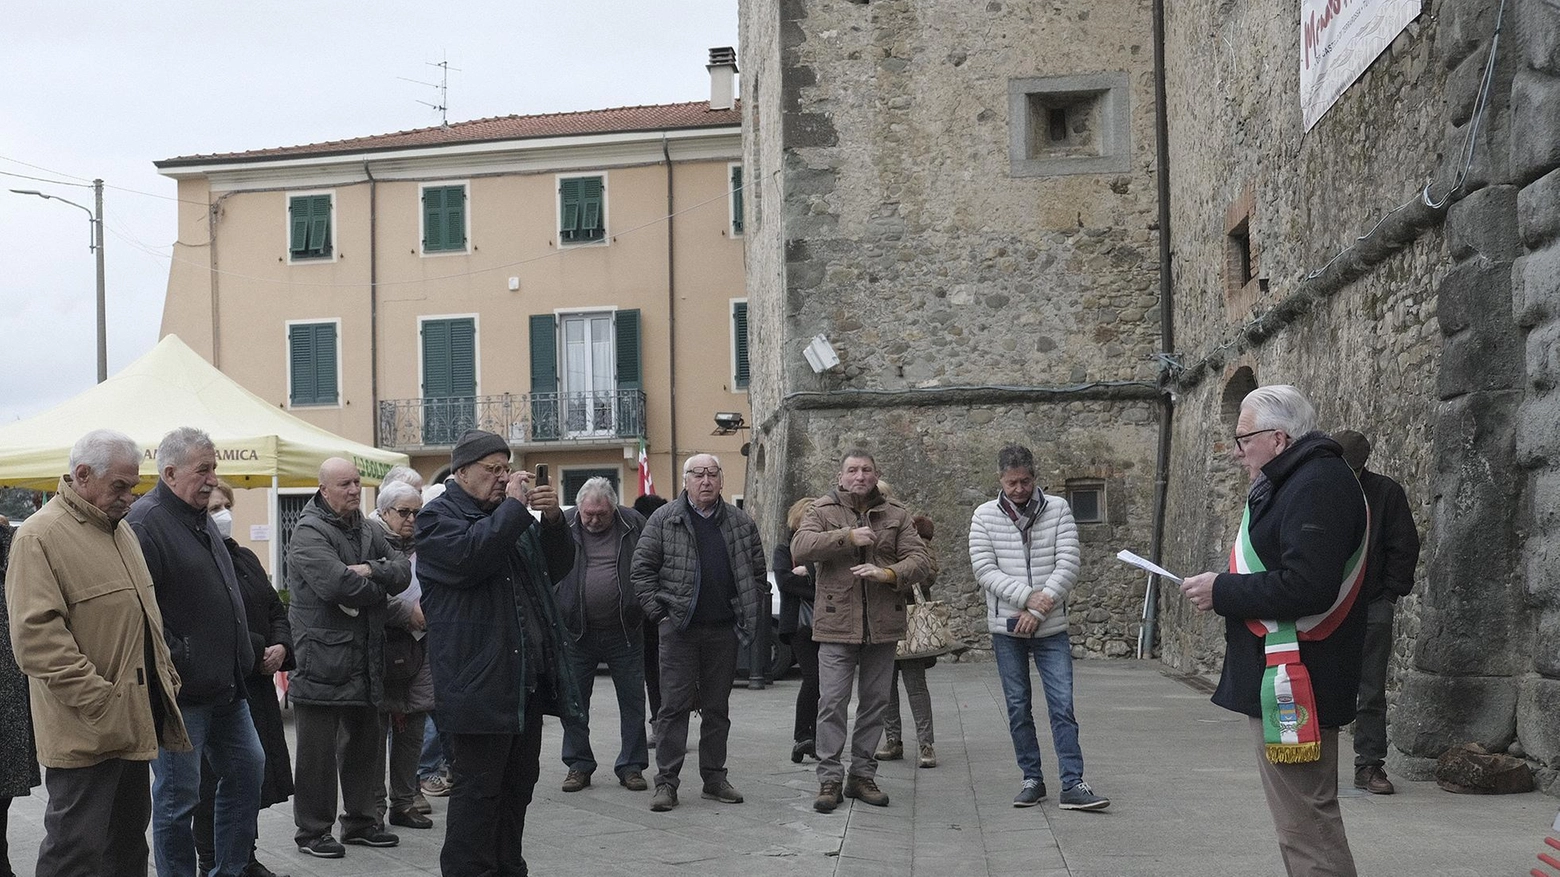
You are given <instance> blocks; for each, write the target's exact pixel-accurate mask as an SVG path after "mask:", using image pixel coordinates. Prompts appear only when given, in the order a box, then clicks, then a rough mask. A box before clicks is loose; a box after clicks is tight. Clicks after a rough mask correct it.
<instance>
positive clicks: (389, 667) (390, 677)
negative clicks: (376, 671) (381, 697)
mask: <svg viewBox="0 0 1560 877" xmlns="http://www.w3.org/2000/svg"><path fill="white" fill-rule="evenodd" d="M427 654H428V652H427V647H426V646H424V645H423V641H422V640H420V639H417V638H416V637H414V636H412V635H411V634H410V633H408V632H407V631H404V630H397V629H395V628H389V629H387V630H386V631H385V677H384V683H385V685H389V686H397V687H399V686H404V685H408V684H410V683H411V681H412V679H414V678H415V677H416V676H417V673H418V671H420V670H422V666H423V661H424V660H425V659H426V658H427Z"/></svg>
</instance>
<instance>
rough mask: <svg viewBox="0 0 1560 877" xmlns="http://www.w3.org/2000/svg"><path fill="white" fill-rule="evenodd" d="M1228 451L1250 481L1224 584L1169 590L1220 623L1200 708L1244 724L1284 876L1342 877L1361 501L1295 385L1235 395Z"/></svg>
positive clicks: (1360, 607)
mask: <svg viewBox="0 0 1560 877" xmlns="http://www.w3.org/2000/svg"><path fill="white" fill-rule="evenodd" d="M1234 442H1235V451H1234V455H1235V459H1236V461H1238V462H1239V463H1240V464H1241V465H1242V467H1244V468H1245V469H1246V471H1247V473H1248V474H1249V475H1250V476H1251V479H1252V482H1251V490H1250V493H1249V495H1248V498H1247V501H1246V510H1245V513H1244V515H1243V516H1242V520H1241V526H1240V532H1239V534H1238V536H1237V538H1236V541H1235V545H1234V548H1233V549H1232V550H1231V552H1230V565H1229V572H1225V573H1211V572H1210V573H1203V574H1201V575H1197V576H1193V577H1191V578H1188V579H1186V581H1185V582H1184V583H1183V584H1182V585H1181V590H1182V592H1183V593H1185V594H1186V596H1187V598H1188V599H1190V600H1191V602H1192V604H1193V605H1194V606H1196V607H1197V608H1198V609H1199V610H1203V611H1207V610H1210V609H1211V610H1213V611H1214V612H1216V613H1218V614H1219V615H1222V616H1224V618H1225V654H1224V669H1223V673H1222V674H1221V676H1220V679H1219V687H1218V690H1217V691H1215V692H1214V695H1213V702H1214V703H1216V704H1218V705H1219V706H1222V707H1224V708H1226V709H1230V710H1234V711H1235V712H1239V713H1244V714H1246V715H1247V716H1250V717H1251V731H1252V734H1253V736H1254V738H1255V739H1254V742H1255V746H1256V749H1257V753H1258V758H1257V763H1258V766H1259V773H1260V774H1261V777H1262V786H1263V789H1264V791H1265V792H1266V793H1267V801H1268V809H1269V810H1270V811H1271V812H1272V814H1273V822H1274V826H1275V827H1276V828H1277V831H1278V843H1279V849H1280V851H1281V852H1282V853H1283V857H1284V866H1285V869H1286V871H1287V873H1288V874H1289V875H1290V877H1299V875H1308V877H1309V875H1328V877H1355V873H1356V872H1355V869H1354V857H1353V855H1352V853H1350V851H1349V842H1348V839H1347V837H1345V835H1344V829H1343V817H1342V814H1341V813H1340V812H1339V809H1338V728H1340V727H1341V726H1343V725H1346V724H1348V723H1349V722H1350V721H1352V720H1353V719H1354V714H1355V702H1356V697H1357V694H1358V691H1359V684H1360V655H1361V648H1362V646H1363V642H1364V635H1365V618H1366V614H1365V603H1364V601H1363V600H1361V599H1358V598H1359V594H1360V587H1361V583H1362V582H1363V580H1364V571H1365V558H1366V554H1367V547H1368V546H1367V542H1368V540H1367V535H1366V534H1367V532H1368V526H1369V523H1368V522H1369V512H1368V511H1367V508H1366V503H1365V497H1364V494H1363V493H1362V491H1361V489H1360V484H1359V481H1358V480H1356V479H1355V477H1354V472H1353V470H1351V469H1350V468H1349V465H1348V463H1346V462H1344V460H1343V458H1342V455H1341V449H1340V448H1339V446H1338V444H1337V443H1336V442H1334V441H1333V440H1332V439H1330V438H1328V437H1327V436H1326V435H1324V434H1323V433H1321V432H1318V431H1317V429H1316V411H1315V409H1314V408H1313V407H1312V406H1311V403H1310V402H1309V401H1307V400H1306V398H1305V397H1304V396H1303V395H1301V393H1300V391H1298V390H1296V389H1295V388H1294V387H1291V386H1287V385H1279V386H1271V387H1261V388H1259V389H1256V390H1253V391H1252V392H1251V393H1249V394H1247V396H1246V398H1245V399H1244V400H1243V401H1242V402H1241V410H1240V417H1239V419H1238V420H1237V421H1236V428H1235V437H1234Z"/></svg>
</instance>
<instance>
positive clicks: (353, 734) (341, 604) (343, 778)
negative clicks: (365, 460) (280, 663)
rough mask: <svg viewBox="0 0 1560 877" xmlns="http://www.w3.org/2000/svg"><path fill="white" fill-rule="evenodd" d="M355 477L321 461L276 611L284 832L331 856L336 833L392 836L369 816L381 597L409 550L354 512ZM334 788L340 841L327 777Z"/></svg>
mask: <svg viewBox="0 0 1560 877" xmlns="http://www.w3.org/2000/svg"><path fill="white" fill-rule="evenodd" d="M362 504H363V482H362V478H361V476H360V475H359V474H358V470H357V467H356V466H354V465H353V464H352V462H351V461H350V460H344V459H341V458H340V457H332V458H331V459H329V460H326V461H325V462H324V463H323V464H321V465H320V489H319V492H318V493H316V494H315V495H314V497H313V498H312V499H310V500H309V503H308V505H306V506H304V509H303V514H302V515H301V516H299V519H298V526H297V528H296V529H295V530H293V535H292V539H291V540H290V541H289V542H288V543H287V590H288V592H289V593H290V594H291V599H290V600H289V601H288V606H287V617H288V620H289V621H290V622H291V625H292V633H293V639H294V643H293V644H294V646H295V647H296V650H297V651H296V656H297V657H296V659H297V662H298V667H297V669H295V670H293V672H292V676H291V679H292V683H291V686H290V687H289V689H288V696H289V697H290V698H291V700H292V703H293V712H294V714H295V715H296V716H297V741H298V755H297V760H296V761H297V763H296V773H295V775H294V777H295V778H294V781H293V786H294V789H293V821H294V823H296V825H297V831H296V832H294V834H293V840H294V841H295V842H296V843H297V844H298V851H299V852H302V853H308V854H309V855H311V856H317V857H319V858H322V859H339V858H341V857H342V856H343V855H345V853H346V848H345V847H343V846H342V844H343V843H348V844H356V845H359V846H370V847H393V846H395V845H396V844H398V843H400V842H401V839H400V838H399V837H397V836H396V835H394V834H391V833H390V832H388V831H385V830H384V826H383V825H382V824H381V823H380V822H379V811H378V807H377V800H376V798H377V793H378V792H379V790H380V789H381V788H383V783H384V776H383V774H382V773H380V772H378V771H376V770H375V768H376V767H378V766H379V765H380V764H381V762H380V760H379V758H378V756H377V754H376V752H377V751H378V750H382V749H383V748H384V745H385V737H384V731H383V730H382V729H381V728H380V726H379V707H380V705H381V704H382V703H384V673H385V657H384V645H385V617H386V615H387V614H388V611H389V610H388V608H387V606H386V603H387V600H388V599H389V598H390V597H392V596H394V595H396V594H399V593H401V592H402V591H404V590H406V586H407V585H409V584H411V581H412V565H411V561H409V560H407V558H406V557H405V556H404V555H402V554H401V552H399V551H397V550H396V549H395V547H394V546H392V545H391V544H390V542H389V540H388V539H386V538H385V530H384V528H383V527H381V526H379V525H378V524H376V523H374V522H373V521H369V520H367V519H365V518H364V517H363V513H362ZM338 778H339V780H340V784H341V786H340V788H341V804H342V814H341V841H340V842H338V841H337V840H336V839H335V838H334V837H332V836H331V833H330V830H331V826H332V825H334V824H335V822H336V788H337V785H336V784H337V781H338Z"/></svg>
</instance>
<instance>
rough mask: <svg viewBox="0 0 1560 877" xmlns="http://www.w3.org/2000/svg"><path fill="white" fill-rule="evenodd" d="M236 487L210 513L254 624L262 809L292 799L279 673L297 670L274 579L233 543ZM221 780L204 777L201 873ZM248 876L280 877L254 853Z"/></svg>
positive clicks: (206, 865) (253, 692)
mask: <svg viewBox="0 0 1560 877" xmlns="http://www.w3.org/2000/svg"><path fill="white" fill-rule="evenodd" d="M232 509H233V486H232V485H231V484H228V483H227V482H226V481H218V482H217V487H216V489H215V490H213V491H211V500H210V501H209V502H208V503H207V504H206V511H207V512H208V513H209V514H210V515H211V520H212V521H213V522H214V523H215V524H216V525H217V530H218V531H219V532H221V533H222V542H223V544H224V545H226V546H227V550H228V554H230V555H232V557H233V572H234V573H236V574H237V575H238V589H239V591H240V593H242V595H243V597H244V614H245V616H246V617H247V620H248V623H249V639H250V643H251V644H252V645H253V646H254V651H255V666H254V667H252V668H250V672H249V675H248V676H246V677H245V679H244V687H245V689H246V692H245V698H246V699H247V700H248V701H249V714H250V716H252V717H253V718H254V722H255V731H256V732H258V733H259V735H260V745H261V747H262V748H263V749H265V782H264V784H263V785H262V786H261V788H260V806H261V807H262V808H263V807H269V806H271V805H272V804H279V803H281V802H283V801H285V800H287V799H288V798H290V797H292V792H293V779H292V758H291V756H290V755H289V754H288V752H287V737H286V734H285V732H284V731H283V730H282V710H281V706H280V705H279V704H278V703H277V700H276V681H275V677H276V674H277V672H279V671H282V670H291V669H292V668H293V642H292V631H291V629H290V628H289V627H288V625H287V607H285V606H283V605H282V601H281V598H280V597H278V596H277V594H276V589H275V588H273V587H271V577H270V576H268V575H266V572H265V567H263V566H261V565H260V558H258V557H256V556H255V553H254V552H253V551H250V550H249V549H248V548H245V547H243V546H241V545H239V544H238V543H237V542H234V541H233V511H232ZM215 792H216V777H215V776H214V772H212V771H202V772H201V784H200V803H198V804H197V805H196V806H195V851H196V853H197V855H198V858H199V860H200V873H202V874H204V873H205V872H206V871H208V870H210V868H211V866H212V864H213V863H214V862H215V860H216V854H215V849H214V845H213V842H212V833H211V817H212V800H213V795H214V793H215ZM243 874H244V877H276V875H275V874H274V873H272V871H271V869H270V868H267V867H266V866H264V865H262V864H260V863H259V862H258V861H255V858H254V853H253V852H251V853H250V854H249V864H248V866H246V867H245V868H244V872H243Z"/></svg>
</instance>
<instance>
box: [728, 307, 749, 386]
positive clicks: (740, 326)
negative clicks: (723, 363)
mask: <svg viewBox="0 0 1560 877" xmlns="http://www.w3.org/2000/svg"><path fill="white" fill-rule="evenodd" d="M731 322H732V333H731V334H732V337H733V339H734V340H735V344H736V352H737V373H736V376H735V377H736V387H735V389H738V390H746V389H747V386H748V378H749V371H748V306H747V302H745V301H739V302H734V303H733V304H732V306H731Z"/></svg>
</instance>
